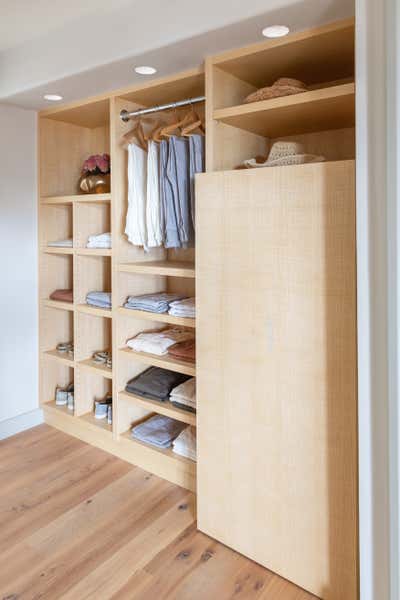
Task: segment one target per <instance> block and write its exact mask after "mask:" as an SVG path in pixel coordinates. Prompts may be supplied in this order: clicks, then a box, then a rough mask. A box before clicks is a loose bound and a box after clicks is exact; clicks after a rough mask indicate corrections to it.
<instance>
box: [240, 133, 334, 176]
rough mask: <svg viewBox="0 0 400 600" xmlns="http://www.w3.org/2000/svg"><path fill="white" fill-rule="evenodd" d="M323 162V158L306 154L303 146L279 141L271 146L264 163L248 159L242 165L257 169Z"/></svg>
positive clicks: (297, 143)
mask: <svg viewBox="0 0 400 600" xmlns="http://www.w3.org/2000/svg"><path fill="white" fill-rule="evenodd" d="M324 160H325V157H324V156H318V155H316V154H308V153H306V152H305V150H304V146H303V144H301V143H299V142H290V141H283V140H281V141H277V142H274V143H273V144H272V147H271V150H270V152H269V155H268V158H267V160H266V161H265V162H260V161H259V160H256V159H255V158H250V159H249V160H245V161H244V163H243V165H244V166H245V167H246V168H247V169H253V168H258V167H279V166H289V165H304V164H306V163H314V162H323V161H324Z"/></svg>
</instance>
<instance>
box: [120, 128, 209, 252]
mask: <svg viewBox="0 0 400 600" xmlns="http://www.w3.org/2000/svg"><path fill="white" fill-rule="evenodd" d="M161 134H162V133H161ZM128 135H129V134H128ZM203 171H204V136H203V135H201V134H197V133H193V134H190V135H189V136H188V137H184V136H183V135H182V136H177V135H170V136H168V139H160V140H159V141H154V140H149V141H148V143H147V144H145V143H142V144H141V145H139V144H136V143H130V144H129V145H128V212H127V216H126V227H125V233H126V235H127V236H128V240H129V241H130V242H131V243H132V244H134V245H135V246H143V248H144V249H145V250H148V249H149V248H152V247H159V246H164V247H165V248H188V247H191V246H193V245H194V226H195V196H194V176H195V174H196V173H199V172H203Z"/></svg>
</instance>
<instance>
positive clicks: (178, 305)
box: [168, 298, 196, 319]
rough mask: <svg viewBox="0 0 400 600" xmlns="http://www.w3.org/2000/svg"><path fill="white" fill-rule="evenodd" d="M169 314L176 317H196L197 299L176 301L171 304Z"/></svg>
mask: <svg viewBox="0 0 400 600" xmlns="http://www.w3.org/2000/svg"><path fill="white" fill-rule="evenodd" d="M168 312H169V314H170V315H174V316H175V317H190V318H192V319H194V318H195V316H196V299H195V298H185V299H184V300H175V301H173V302H171V303H170V308H169V311H168Z"/></svg>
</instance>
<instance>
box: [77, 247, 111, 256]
mask: <svg viewBox="0 0 400 600" xmlns="http://www.w3.org/2000/svg"><path fill="white" fill-rule="evenodd" d="M75 253H76V254H79V255H82V256H112V250H111V248H77V249H76V250H75Z"/></svg>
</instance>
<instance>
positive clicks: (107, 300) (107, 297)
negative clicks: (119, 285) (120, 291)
mask: <svg viewBox="0 0 400 600" xmlns="http://www.w3.org/2000/svg"><path fill="white" fill-rule="evenodd" d="M86 304H90V306H97V307H98V308H111V293H110V292H89V293H88V295H87V296H86Z"/></svg>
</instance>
